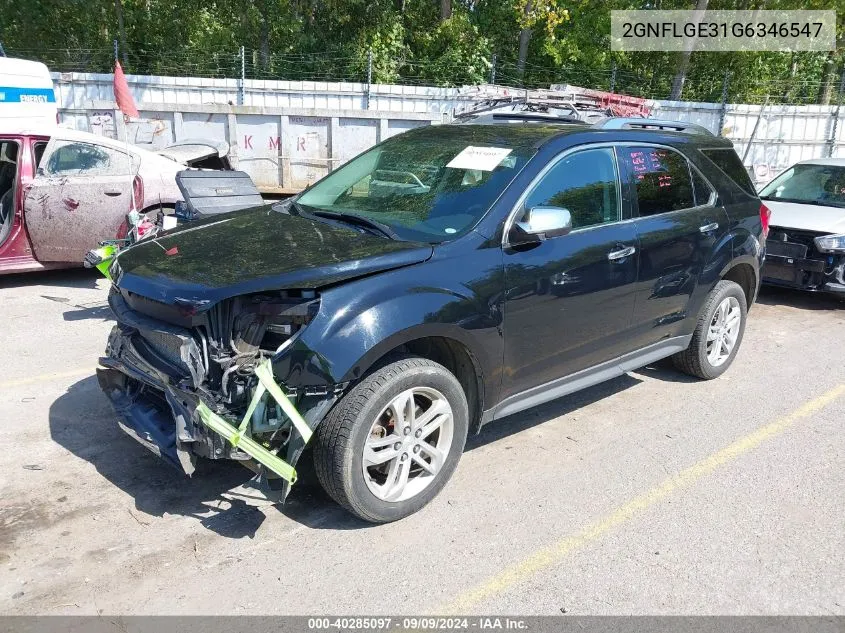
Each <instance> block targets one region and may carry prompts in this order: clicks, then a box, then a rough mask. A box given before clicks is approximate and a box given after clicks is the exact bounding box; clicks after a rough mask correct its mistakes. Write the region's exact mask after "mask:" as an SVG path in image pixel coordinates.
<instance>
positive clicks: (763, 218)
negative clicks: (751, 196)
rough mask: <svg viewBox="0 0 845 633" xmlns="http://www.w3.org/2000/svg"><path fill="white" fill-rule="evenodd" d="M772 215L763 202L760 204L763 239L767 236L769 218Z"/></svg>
mask: <svg viewBox="0 0 845 633" xmlns="http://www.w3.org/2000/svg"><path fill="white" fill-rule="evenodd" d="M771 217H772V210H771V209H770V208H769V207H767V206H766V205H765V204H762V203H761V204H760V224H762V225H763V239H764V240H765V239H766V238H767V237H769V219H770V218H771Z"/></svg>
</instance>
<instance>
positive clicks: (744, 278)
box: [719, 258, 760, 310]
mask: <svg viewBox="0 0 845 633" xmlns="http://www.w3.org/2000/svg"><path fill="white" fill-rule="evenodd" d="M752 262H754V259H753V258H741V259H739V260H736V261H733V262H731V263H730V264H728V265H727V266H726V267H725V268H724V269H723V270H722V272H721V274H720V275H719V278H720V279H723V280H725V281H733V282H734V283H736V284H737V285H739V287H740V288H742V292H743V293H744V294H745V305H746V308H747V309H748V310H750V309H751V306H752V304H753V303H754V301H755V300H756V299H757V291H758V289H759V287H760V280H759V277H760V275H759V273H758V269H757V268H756V267H755V266H754V264H753V263H752ZM755 263H756V262H755Z"/></svg>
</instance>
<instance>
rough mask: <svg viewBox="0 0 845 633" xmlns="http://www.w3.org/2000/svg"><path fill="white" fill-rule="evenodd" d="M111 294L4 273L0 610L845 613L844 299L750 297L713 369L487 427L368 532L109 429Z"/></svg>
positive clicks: (312, 503) (325, 503)
mask: <svg viewBox="0 0 845 633" xmlns="http://www.w3.org/2000/svg"><path fill="white" fill-rule="evenodd" d="M106 293H107V283H106V281H105V280H104V279H100V278H98V277H97V276H96V275H94V274H92V273H90V272H89V271H62V272H52V273H38V274H30V275H19V276H7V277H0V324H2V327H0V349H2V363H0V442H2V445H3V446H4V450H2V451H0V474H2V475H0V613H6V614H9V613H13V614H36V613H37V614H75V615H76V614H79V615H81V614H118V613H119V614H153V613H156V614H176V613H178V614H234V615H237V614H325V613H334V614H391V615H396V614H423V613H437V614H445V613H461V614H463V613H467V614H469V613H498V614H519V615H528V614H555V615H559V614H561V613H567V614H573V615H582V614H839V615H845V529H843V516H845V442H844V441H843V419H845V370H844V369H843V367H845V364H843V355H842V350H843V334H845V303H841V302H838V301H835V300H832V299H828V298H825V297H822V296H811V295H806V294H801V293H797V292H791V291H783V290H772V289H767V290H764V291H763V294H762V296H761V298H760V301H759V303H758V304H757V305H755V306H754V307H753V309H752V310H751V312H750V315H749V322H748V328H747V330H746V334H745V340H744V341H743V345H742V349H741V350H740V352H739V356H738V358H737V360H736V362H735V363H734V365H733V366H732V367H731V369H730V370H729V371H728V372H727V373H726V374H725V375H724V376H722V377H721V378H719V379H717V380H714V381H710V382H700V381H697V380H694V379H692V378H689V377H687V376H685V375H682V374H679V373H677V372H675V371H673V370H672V369H670V368H669V367H668V366H667V365H666V364H665V363H663V364H658V365H656V366H653V367H648V368H645V369H642V370H639V371H636V372H632V373H630V374H627V375H625V376H623V377H621V378H618V379H616V380H613V381H611V382H608V383H605V384H603V385H600V386H597V387H594V388H592V389H589V390H586V391H583V392H581V393H578V394H574V395H572V396H569V397H567V398H563V399H561V400H558V401H555V402H552V403H549V404H547V405H544V406H542V407H539V408H536V409H532V410H530V411H526V412H523V413H520V414H517V415H514V416H512V417H510V418H507V419H504V420H500V421H497V422H495V423H493V424H491V425H489V426H487V427H485V429H484V430H483V431H482V433H481V434H480V435H479V436H475V437H472V438H470V440H469V443H468V447H467V451H466V453H465V454H464V456H463V458H462V460H461V463H460V464H459V466H458V470H457V472H456V474H455V476H454V477H453V479H452V481H451V482H450V483H449V484H448V485H447V487H446V488H445V489H444V491H443V492H442V493H441V494H440V496H439V497H438V498H437V499H435V500H434V501H433V502H432V503H431V504H430V505H429V506H428V507H426V508H425V509H424V510H423V511H421V512H419V513H418V514H416V515H413V516H411V517H409V518H407V519H405V520H403V521H399V522H397V523H393V524H389V525H383V526H371V525H369V524H366V523H363V522H361V521H358V520H356V519H354V518H353V517H351V516H350V515H348V514H346V513H345V512H344V511H343V510H342V509H340V508H339V507H337V506H336V505H335V504H334V503H333V502H332V501H331V500H330V499H329V498H328V497H327V496H326V495H325V494H323V493H322V491H321V490H320V488H319V485H318V484H317V483H316V481H314V480H313V477H309V476H307V473H306V476H305V477H304V480H303V481H301V482H300V483H298V484H297V486H296V488H295V489H294V492H293V493H292V494H291V496H290V498H289V501H288V503H287V504H285V505H284V506H283V507H279V506H275V505H273V504H271V503H269V502H268V501H267V500H265V499H263V498H262V497H261V495H260V494H259V493H258V491H257V490H255V489H254V488H253V487H252V486H251V485H250V481H249V479H250V473H249V472H248V471H247V470H245V469H243V468H242V467H240V466H238V465H236V464H226V463H204V464H202V467H201V468H200V469H199V470H198V472H197V474H196V476H195V477H194V478H193V479H187V478H185V477H183V476H181V475H180V474H179V473H177V472H176V471H174V470H173V469H171V468H170V467H169V466H167V465H166V464H164V463H163V462H161V461H160V460H159V459H157V458H156V457H155V456H154V455H153V454H152V453H149V452H148V451H147V450H146V449H145V448H143V447H142V446H140V445H139V444H137V443H136V442H134V441H133V440H132V439H130V438H129V437H127V436H125V435H124V434H123V433H122V432H121V431H120V430H119V429H118V427H117V425H116V424H115V422H114V416H113V415H112V412H111V410H110V407H109V405H108V403H107V401H106V398H105V397H104V396H103V395H102V394H101V393H100V391H99V388H98V387H97V384H96V379H95V378H94V375H93V374H94V368H95V366H96V363H97V358H98V356H99V354H100V353H101V352H102V350H103V348H104V345H105V341H106V336H107V334H108V331H109V329H110V328H111V326H112V324H113V322H112V320H111V316H110V312H109V310H108V306H107V305H106V301H105V299H106Z"/></svg>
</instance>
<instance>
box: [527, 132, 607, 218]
mask: <svg viewBox="0 0 845 633" xmlns="http://www.w3.org/2000/svg"><path fill="white" fill-rule="evenodd" d="M616 180H617V178H616V161H615V160H614V157H613V150H612V149H610V148H606V147H603V148H597V149H589V150H583V151H580V152H577V153H575V154H572V155H570V156H567V157H565V158H563V159H561V160H560V161H558V162H557V163H556V164H555V166H554V167H552V168H551V169H550V170H549V172H548V173H547V174H546V175H545V176H543V178H542V179H541V180H540V182H539V183H537V185H536V186H535V187H534V189H533V191H532V192H531V193H530V194H528V198H527V199H526V201H525V208H526V209H530V208H532V207H539V206H552V207H564V208H566V209H569V212H570V213H571V214H572V228H573V229H577V228H583V227H585V226H594V225H596V224H604V223H606V222H616V221H617V220H618V219H619V197H618V195H617V187H616Z"/></svg>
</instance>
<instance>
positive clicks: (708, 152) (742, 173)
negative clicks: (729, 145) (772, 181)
mask: <svg viewBox="0 0 845 633" xmlns="http://www.w3.org/2000/svg"><path fill="white" fill-rule="evenodd" d="M701 153H702V154H704V155H705V156H706V157H707V158H709V159H710V160H712V161H713V162H714V163H716V167H718V168H719V169H721V170H722V171H723V172H724V173H725V175H726V176H728V178H730V179H731V180H733V181H734V182H735V183H736V184H737V185H739V186H740V187H741V188H742V189H743V190H744V191H745V192H746V193H748V194H750V195H752V196H756V195H757V190H756V189H755V188H754V183H753V182H751V177H750V176H749V175H748V172H747V171H746V170H745V167H744V166H743V164H742V161H741V160H740V159H739V156H737V155H736V152H735V151H734V150H732V149H703V150H701Z"/></svg>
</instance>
